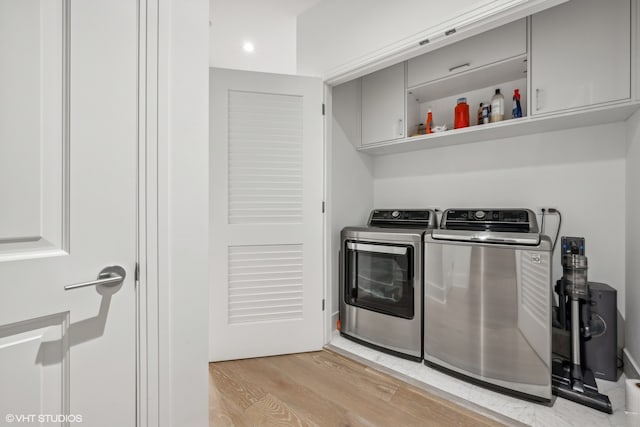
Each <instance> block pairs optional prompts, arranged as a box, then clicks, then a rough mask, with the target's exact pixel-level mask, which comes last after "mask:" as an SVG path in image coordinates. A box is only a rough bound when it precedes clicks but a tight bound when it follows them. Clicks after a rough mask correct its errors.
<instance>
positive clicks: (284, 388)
mask: <svg viewBox="0 0 640 427" xmlns="http://www.w3.org/2000/svg"><path fill="white" fill-rule="evenodd" d="M209 425H210V426H211V427H218V426H225V427H226V426H237V427H241V426H345V427H346V426H354V427H355V426H368V427H369V426H384V427H387V426H389V427H405V426H447V427H448V426H501V425H502V424H500V423H498V422H496V421H493V420H491V419H488V418H486V417H484V416H482V415H480V414H476V413H474V412H471V411H469V410H467V409H465V408H462V407H460V406H458V405H456V404H454V403H452V402H449V401H447V400H445V399H442V398H440V397H438V396H435V395H431V394H429V393H427V392H425V391H424V390H421V389H419V388H417V387H414V386H412V385H410V384H407V383H404V382H402V381H400V380H397V379H395V378H393V377H390V376H389V375H386V374H383V373H381V372H378V371H376V370H373V369H371V368H368V367H366V366H364V365H362V364H360V363H357V362H354V361H352V360H349V359H347V358H345V357H343V356H341V355H338V354H336V353H334V352H331V351H328V350H323V351H319V352H313V353H301V354H291V355H285V356H273V357H261V358H256V359H246V360H235V361H229V362H217V363H211V364H210V365H209Z"/></svg>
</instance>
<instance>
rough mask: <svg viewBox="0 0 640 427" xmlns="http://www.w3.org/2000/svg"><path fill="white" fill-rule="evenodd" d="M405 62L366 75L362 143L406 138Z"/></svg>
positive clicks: (363, 89) (363, 90) (363, 85)
mask: <svg viewBox="0 0 640 427" xmlns="http://www.w3.org/2000/svg"><path fill="white" fill-rule="evenodd" d="M405 94H406V89H405V72H404V62H403V63H400V64H396V65H393V66H391V67H389V68H385V69H382V70H380V71H376V72H375V73H372V74H369V75H366V76H364V77H363V78H362V145H367V144H373V143H375V142H380V141H389V140H394V139H400V138H404V136H405V114H404V111H405V104H406V102H405Z"/></svg>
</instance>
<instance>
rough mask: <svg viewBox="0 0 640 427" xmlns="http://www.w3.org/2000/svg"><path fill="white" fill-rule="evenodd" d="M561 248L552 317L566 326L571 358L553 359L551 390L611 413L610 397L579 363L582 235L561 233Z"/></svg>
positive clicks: (587, 331) (585, 316)
mask: <svg viewBox="0 0 640 427" xmlns="http://www.w3.org/2000/svg"><path fill="white" fill-rule="evenodd" d="M562 249H563V252H562V279H560V280H559V281H558V286H557V287H556V292H557V293H558V295H559V297H560V301H559V307H558V311H557V314H558V319H556V320H557V323H558V324H559V326H560V327H561V328H565V329H567V327H568V326H569V327H570V331H571V361H561V360H554V362H553V374H552V389H553V393H554V394H555V395H557V396H560V397H563V398H565V399H569V400H573V401H574V402H577V403H580V404H582V405H586V406H589V407H591V408H594V409H597V410H599V411H602V412H606V413H608V414H611V413H612V412H613V409H612V407H611V401H610V400H609V398H608V397H607V396H606V395H604V394H601V393H599V392H598V386H597V384H596V380H595V377H594V376H593V372H591V370H590V369H588V368H586V367H585V366H584V365H583V364H582V363H583V362H582V360H583V358H582V357H581V355H582V352H583V349H584V341H585V340H586V339H588V338H589V337H590V335H591V311H590V301H591V298H590V292H589V282H588V281H587V257H586V256H584V239H581V238H571V237H569V238H568V237H563V238H562ZM567 308H568V309H569V310H568V311H569V312H570V313H567ZM569 314H570V316H569Z"/></svg>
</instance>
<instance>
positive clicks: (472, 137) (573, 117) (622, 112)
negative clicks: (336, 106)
mask: <svg viewBox="0 0 640 427" xmlns="http://www.w3.org/2000/svg"><path fill="white" fill-rule="evenodd" d="M638 109H640V102H628V101H627V102H624V103H617V104H613V105H607V106H603V107H600V108H589V109H582V110H576V111H571V112H567V113H563V114H546V115H539V116H528V117H522V118H518V119H511V120H505V121H502V122H498V123H489V124H486V125H480V126H470V127H468V128H463V129H455V130H449V131H446V132H440V133H433V134H429V135H419V136H413V137H410V138H404V139H400V140H395V141H387V142H381V143H377V144H370V145H367V146H363V147H361V148H359V151H362V152H365V153H368V154H371V155H374V156H379V155H385V154H393V153H402V152H407V151H416V150H425V149H432V148H438V147H443V146H452V145H460V144H472V143H481V142H483V141H489V140H495V139H503V138H513V137H517V136H522V135H530V134H534V133H542V132H551V131H556V130H562V129H571V128H578V127H584V126H595V125H600V124H605V123H615V122H621V121H624V120H626V119H628V118H629V117H630V116H631V115H632V114H633V113H634V112H635V111H636V110H638Z"/></svg>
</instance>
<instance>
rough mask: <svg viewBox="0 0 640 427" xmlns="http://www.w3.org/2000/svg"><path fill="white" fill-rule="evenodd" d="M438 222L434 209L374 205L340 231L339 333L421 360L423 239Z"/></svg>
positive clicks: (390, 351) (378, 347)
mask: <svg viewBox="0 0 640 427" xmlns="http://www.w3.org/2000/svg"><path fill="white" fill-rule="evenodd" d="M436 221H437V219H436V213H435V212H434V211H433V210H380V209H378V210H374V211H372V212H371V215H370V217H369V223H368V226H366V227H346V228H344V229H343V230H342V234H341V242H342V244H341V250H340V324H341V331H340V333H341V334H342V336H344V337H346V338H349V339H351V340H354V341H357V342H359V343H361V344H364V345H367V346H370V347H373V348H376V349H379V350H381V351H385V352H388V353H391V354H395V355H397V356H401V357H404V358H407V359H412V360H416V361H420V360H422V273H423V269H422V238H423V235H424V233H425V232H426V231H427V230H430V229H432V228H434V227H435V226H436Z"/></svg>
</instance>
